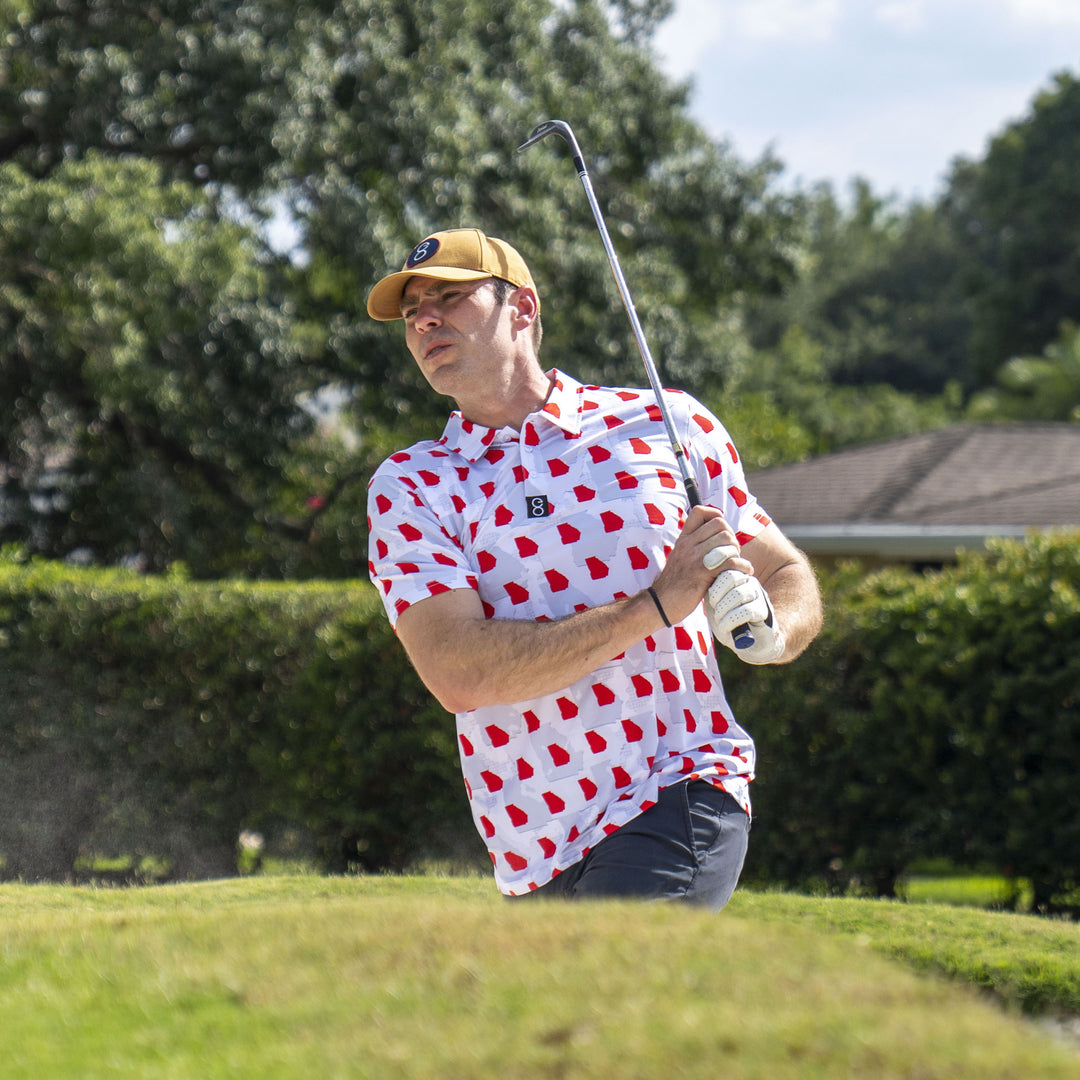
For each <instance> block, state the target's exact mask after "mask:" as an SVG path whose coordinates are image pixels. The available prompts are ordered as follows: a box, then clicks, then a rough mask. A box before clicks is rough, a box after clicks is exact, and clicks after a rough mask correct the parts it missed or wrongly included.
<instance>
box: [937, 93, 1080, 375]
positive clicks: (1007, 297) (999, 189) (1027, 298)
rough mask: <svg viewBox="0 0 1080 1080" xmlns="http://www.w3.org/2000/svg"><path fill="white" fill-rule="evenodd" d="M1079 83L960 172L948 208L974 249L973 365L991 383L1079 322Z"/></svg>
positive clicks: (967, 279) (968, 274)
mask: <svg viewBox="0 0 1080 1080" xmlns="http://www.w3.org/2000/svg"><path fill="white" fill-rule="evenodd" d="M1078 177H1080V79H1078V78H1077V77H1076V76H1073V75H1070V74H1068V73H1064V72H1063V73H1061V74H1059V75H1057V76H1056V77H1055V78H1054V79H1053V80H1052V81H1051V84H1050V86H1049V87H1048V88H1047V89H1046V90H1044V91H1042V92H1041V93H1040V94H1038V95H1037V96H1036V98H1035V100H1034V102H1033V104H1032V107H1031V111H1030V113H1029V114H1028V115H1027V116H1025V117H1023V118H1022V119H1020V120H1018V121H1015V122H1013V123H1011V124H1009V125H1008V126H1007V127H1006V128H1005V129H1004V131H1002V132H1001V133H1000V134H999V135H998V136H996V137H995V138H994V139H993V140H992V141H991V143H990V147H989V150H988V151H987V154H986V156H985V158H984V159H983V160H982V161H981V162H977V163H972V162H961V163H959V164H958V165H957V167H956V168H955V169H954V172H953V175H952V178H951V181H950V185H949V191H948V193H947V195H946V196H945V198H944V200H943V208H944V210H945V212H946V214H947V216H948V220H949V221H950V223H951V228H952V230H953V232H954V234H955V235H956V236H957V237H958V238H960V240H961V241H962V242H963V243H964V244H965V245H966V246H967V248H968V249H969V254H970V258H969V259H968V260H967V264H966V266H965V271H964V278H963V286H964V288H965V290H966V291H967V293H968V294H969V295H970V297H971V300H972V306H973V327H972V336H971V342H970V355H971V362H972V364H973V366H974V368H975V370H976V371H977V373H978V374H979V375H980V377H981V381H982V383H983V384H984V385H985V384H986V383H988V382H990V381H991V379H992V378H993V375H994V373H995V372H996V370H997V369H998V367H1000V366H1001V365H1002V364H1004V363H1006V362H1007V361H1009V360H1010V359H1012V358H1013V357H1015V356H1029V355H1037V354H1038V353H1040V352H1042V350H1043V349H1044V348H1045V347H1046V346H1047V345H1048V344H1049V343H1050V342H1052V341H1053V340H1054V339H1055V338H1056V337H1057V336H1058V333H1059V331H1060V328H1061V323H1062V322H1063V321H1065V320H1067V319H1071V320H1072V321H1074V322H1075V321H1077V319H1078V318H1080V199H1078V198H1077V193H1078V186H1080V180H1078Z"/></svg>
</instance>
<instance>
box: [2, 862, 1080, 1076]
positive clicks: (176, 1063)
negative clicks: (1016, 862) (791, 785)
mask: <svg viewBox="0 0 1080 1080" xmlns="http://www.w3.org/2000/svg"><path fill="white" fill-rule="evenodd" d="M1078 945H1080V928H1077V927H1076V926H1074V925H1072V924H1064V923H1052V922H1046V921H1043V920H1037V919H1033V918H1028V917H1024V916H1005V915H995V914H991V913H986V912H975V911H969V912H964V911H960V910H959V909H954V908H946V907H940V906H931V905H918V906H910V905H900V904H883V903H878V902H875V901H865V900H858V901H856V900H852V901H848V900H827V899H812V898H806V897H794V896H787V895H772V894H756V893H750V892H746V891H740V892H739V893H737V894H736V898H735V900H734V901H733V902H732V904H731V905H730V907H729V908H728V910H727V911H725V912H724V913H722V914H721V915H719V916H713V915H709V914H707V913H704V912H698V911H694V910H687V909H684V908H679V907H674V906H668V905H647V904H634V903H615V902H611V903H596V904H590V905H577V906H573V907H567V906H566V905H563V904H558V903H552V904H527V905H514V904H509V903H506V902H504V901H502V900H501V899H500V898H499V897H498V896H497V894H496V893H495V891H494V887H493V885H492V884H491V883H490V881H489V880H487V879H486V878H479V877H476V878H440V877H410V878H390V877H386V878H382V877H353V878H320V877H313V876H303V877H254V878H244V879H235V880H228V881H221V882H205V883H197V884H190V885H170V886H159V887H154V888H143V889H94V888H72V887H63V886H28V885H9V886H0V1045H2V1046H3V1054H4V1057H3V1075H4V1077H5V1080H21V1078H35V1080H37V1078H48V1080H64V1078H67V1077H78V1078H80V1080H83V1078H86V1080H92V1078H95V1077H102V1078H104V1077H109V1078H114V1077H138V1078H140V1080H153V1078H159V1077H160V1078H165V1077H170V1078H172V1077H176V1078H189V1077H190V1078H199V1080H214V1078H218V1077H221V1078H225V1077H228V1078H241V1077H258V1078H260V1080H273V1078H278V1077H280V1078H288V1080H296V1078H300V1077H308V1076H325V1077H362V1078H368V1077H371V1078H384V1077H385V1078H398V1077H402V1078H410V1080H412V1078H416V1080H428V1078H430V1080H435V1078H438V1080H447V1078H469V1080H471V1078H477V1080H483V1078H487V1077H492V1078H494V1077H498V1078H500V1080H501V1078H512V1080H531V1078H534V1077H535V1078H545V1080H546V1078H551V1077H564V1078H579V1077H580V1078H597V1080H613V1078H617V1080H635V1078H639V1077H640V1078H650V1080H651V1078H654V1077H657V1078H664V1080H668V1078H672V1077H675V1078H683V1077H686V1078H691V1077H699V1076H700V1077H709V1078H712V1077H715V1076H718V1075H723V1076H725V1077H731V1078H757V1077H760V1078H769V1080H786V1078H792V1080H794V1078H798V1080H816V1078H830V1080H832V1078H836V1077H854V1078H859V1077H865V1078H868V1080H869V1078H871V1077H872V1078H874V1080H882V1078H891V1077H898V1078H899V1077H949V1078H965V1077H972V1078H975V1077H978V1078H979V1080H986V1078H998V1077H1000V1078H1006V1077H1009V1078H1011V1077H1020V1076H1038V1077H1040V1078H1056V1077H1075V1076H1077V1075H1080V1052H1078V1051H1077V1049H1076V1048H1075V1047H1068V1046H1065V1045H1060V1044H1058V1043H1057V1042H1055V1041H1054V1040H1053V1039H1051V1038H1050V1037H1049V1036H1047V1035H1046V1034H1045V1033H1044V1032H1042V1031H1040V1030H1038V1029H1036V1028H1035V1027H1034V1026H1033V1025H1032V1024H1030V1023H1029V1022H1027V1021H1026V1020H1025V1019H1024V1018H1023V1017H1022V1016H1021V1015H1019V1009H1020V1008H1028V1009H1034V1008H1036V1007H1038V1008H1048V1009H1058V1008H1061V1009H1072V1008H1074V1004H1073V1003H1074V1001H1075V993H1076V986H1077V983H1078V982H1080V979H1078V969H1080V960H1077V959H1076V955H1077V954H1078V953H1080V949H1078V948H1077V946H1078ZM1040 956H1041V957H1042V960H1041V961H1040V960H1039V957H1040ZM912 966H914V967H915V968H918V969H922V971H923V972H926V971H934V972H944V973H948V974H949V975H950V976H951V978H950V979H944V978H939V977H932V976H928V975H926V974H920V973H918V972H917V971H913V970H912ZM999 972H1000V973H1003V974H1000V977H999V974H998V973H999ZM1070 980H1071V990H1070V989H1069V984H1070ZM965 983H973V984H975V985H976V986H979V987H983V988H985V989H988V990H990V991H992V992H993V993H995V994H998V995H999V996H1000V998H1001V999H1002V1000H1003V1001H1006V1002H1010V1003H1012V1004H1013V1006H1015V1007H1013V1008H1008V1009H1003V1008H1001V1007H1000V1006H998V1005H996V1004H995V1003H994V1002H993V1001H992V1000H990V999H989V998H988V996H987V995H985V994H979V993H977V992H974V991H973V990H972V989H970V988H969V987H968V986H966V985H964V984H965ZM1035 984H1037V985H1038V986H1040V987H1042V989H1039V990H1032V989H1031V987H1032V986H1033V985H1035Z"/></svg>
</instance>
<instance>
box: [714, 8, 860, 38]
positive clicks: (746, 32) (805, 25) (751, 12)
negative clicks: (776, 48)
mask: <svg viewBox="0 0 1080 1080" xmlns="http://www.w3.org/2000/svg"><path fill="white" fill-rule="evenodd" d="M730 6H731V7H732V8H733V9H734V10H733V11H732V16H733V18H732V23H733V27H734V29H735V32H736V34H737V35H738V36H739V37H743V38H746V39H748V40H751V41H780V40H790V39H792V38H795V39H798V40H801V41H808V42H820V41H827V40H828V39H829V38H830V37H832V33H833V30H834V28H835V26H836V23H837V20H838V19H839V18H840V16H841V14H842V13H843V8H844V4H843V3H842V0H746V2H742V3H733V4H731V5H730Z"/></svg>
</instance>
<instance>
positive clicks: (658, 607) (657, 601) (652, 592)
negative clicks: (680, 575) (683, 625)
mask: <svg viewBox="0 0 1080 1080" xmlns="http://www.w3.org/2000/svg"><path fill="white" fill-rule="evenodd" d="M645 591H646V592H647V593H648V594H649V595H650V596H651V597H652V602H653V603H654V604H655V605H656V610H657V611H659V612H660V618H661V619H663V620H664V625H665V626H666V627H667V628H668V629H669V630H670V629H671V623H669V622H668V617H667V615H665V614H664V608H663V605H662V604H661V603H660V597H659V596H657V595H656V590H655V589H654V588H653V587H652V586H651V585H650V586H649V587H648V588H647V589H646V590H645Z"/></svg>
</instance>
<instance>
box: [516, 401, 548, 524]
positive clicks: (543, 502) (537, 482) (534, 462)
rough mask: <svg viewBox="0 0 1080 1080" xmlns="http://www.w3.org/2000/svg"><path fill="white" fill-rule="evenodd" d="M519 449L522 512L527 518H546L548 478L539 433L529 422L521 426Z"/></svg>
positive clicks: (531, 422)
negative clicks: (540, 448)
mask: <svg viewBox="0 0 1080 1080" xmlns="http://www.w3.org/2000/svg"><path fill="white" fill-rule="evenodd" d="M519 443H520V448H521V475H522V479H523V481H524V482H523V484H522V491H523V500H524V507H523V512H524V514H525V516H526V517H527V518H542V517H547V516H548V515H549V514H550V513H551V509H552V503H553V502H554V499H553V498H552V495H551V492H550V490H548V488H546V487H545V486H544V481H545V480H546V479H547V478H548V474H547V470H546V469H545V468H544V463H543V461H542V460H541V455H540V452H539V449H538V447H539V445H540V432H539V431H538V430H537V427H536V425H535V424H534V423H533V421H531V420H526V421H525V423H524V424H522V426H521V435H520V438H519Z"/></svg>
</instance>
